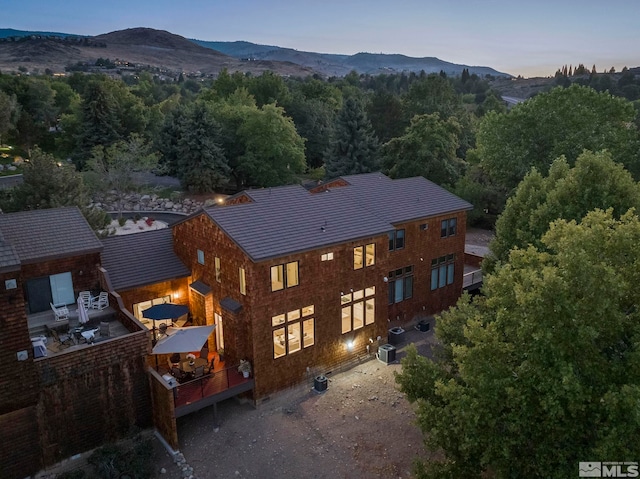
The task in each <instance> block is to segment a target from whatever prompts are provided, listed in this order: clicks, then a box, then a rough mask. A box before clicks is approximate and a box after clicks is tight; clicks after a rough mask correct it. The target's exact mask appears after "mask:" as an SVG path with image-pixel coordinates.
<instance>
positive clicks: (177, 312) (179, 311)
mask: <svg viewBox="0 0 640 479" xmlns="http://www.w3.org/2000/svg"><path fill="white" fill-rule="evenodd" d="M188 312H189V308H188V307H187V306H184V305H183V304H173V303H164V304H156V305H154V306H151V307H150V308H148V309H145V310H144V311H143V312H142V317H143V318H147V319H153V320H156V321H157V320H161V319H176V318H179V317H180V316H184V315H185V314H187V313H188Z"/></svg>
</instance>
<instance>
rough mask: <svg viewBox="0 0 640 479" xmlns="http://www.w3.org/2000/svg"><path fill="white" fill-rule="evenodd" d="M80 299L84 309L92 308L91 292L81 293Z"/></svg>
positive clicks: (79, 294)
mask: <svg viewBox="0 0 640 479" xmlns="http://www.w3.org/2000/svg"><path fill="white" fill-rule="evenodd" d="M78 299H79V300H80V302H81V303H82V304H84V309H89V308H91V299H92V298H91V291H80V293H78Z"/></svg>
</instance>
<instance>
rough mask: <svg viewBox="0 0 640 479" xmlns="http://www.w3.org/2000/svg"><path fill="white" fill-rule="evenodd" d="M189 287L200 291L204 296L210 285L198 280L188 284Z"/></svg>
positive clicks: (209, 289)
mask: <svg viewBox="0 0 640 479" xmlns="http://www.w3.org/2000/svg"><path fill="white" fill-rule="evenodd" d="M189 287H190V288H192V289H193V290H194V291H196V292H198V293H200V294H201V295H202V296H206V295H207V294H209V293H210V292H211V287H210V286H209V285H208V284H206V283H204V282H202V281H200V280H198V281H194V282H193V283H191V284H190V285H189Z"/></svg>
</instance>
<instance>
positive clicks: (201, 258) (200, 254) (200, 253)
mask: <svg viewBox="0 0 640 479" xmlns="http://www.w3.org/2000/svg"><path fill="white" fill-rule="evenodd" d="M198 263H200V264H204V251H202V250H201V249H199V250H198Z"/></svg>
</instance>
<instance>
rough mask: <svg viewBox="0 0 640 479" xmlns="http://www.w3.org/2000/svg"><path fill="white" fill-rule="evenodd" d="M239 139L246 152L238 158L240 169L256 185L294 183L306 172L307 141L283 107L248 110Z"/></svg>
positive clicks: (270, 106) (239, 130) (240, 128)
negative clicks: (305, 151)
mask: <svg viewBox="0 0 640 479" xmlns="http://www.w3.org/2000/svg"><path fill="white" fill-rule="evenodd" d="M238 137H239V138H240V140H241V141H242V142H243V144H244V148H245V149H244V153H243V154H242V156H240V157H239V158H238V165H237V170H238V172H240V173H241V174H242V175H244V176H245V177H246V178H247V180H248V182H249V183H250V184H252V185H255V186H262V187H266V186H278V185H282V184H287V183H293V182H294V181H295V179H296V175H298V174H300V173H303V172H304V171H305V169H306V166H307V165H306V162H305V157H304V140H303V139H302V138H301V137H300V135H298V132H297V131H296V128H295V125H294V124H293V120H291V118H289V117H287V116H285V114H284V110H283V109H282V108H281V107H279V106H276V105H273V104H270V105H264V106H263V107H262V108H260V109H259V110H258V109H256V110H246V116H245V118H244V119H243V122H242V124H241V125H240V127H239V129H238Z"/></svg>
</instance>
